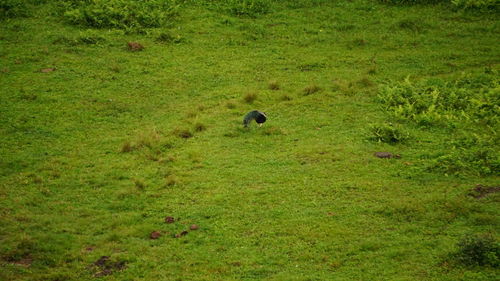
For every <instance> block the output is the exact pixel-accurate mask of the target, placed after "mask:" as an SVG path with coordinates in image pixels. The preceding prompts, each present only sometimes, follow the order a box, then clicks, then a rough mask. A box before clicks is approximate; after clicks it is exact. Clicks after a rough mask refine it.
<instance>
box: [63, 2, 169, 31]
mask: <svg viewBox="0 0 500 281" xmlns="http://www.w3.org/2000/svg"><path fill="white" fill-rule="evenodd" d="M67 3H68V5H69V6H68V10H67V11H66V12H65V13H64V17H65V19H66V20H67V21H69V22H70V23H72V24H77V25H84V26H89V27H96V28H120V29H127V30H136V29H140V28H145V27H159V26H162V25H165V24H166V23H168V22H169V21H170V20H171V19H172V18H173V16H174V15H175V13H176V10H177V7H178V5H177V2H176V1H175V0H144V1H133V0H71V1H69V2H67Z"/></svg>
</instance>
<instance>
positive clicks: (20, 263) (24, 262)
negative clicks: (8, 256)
mask: <svg viewBox="0 0 500 281" xmlns="http://www.w3.org/2000/svg"><path fill="white" fill-rule="evenodd" d="M32 263H33V258H31V257H30V256H28V257H24V258H22V259H20V260H17V261H13V262H12V264H15V265H18V266H22V267H30V266H31V264H32Z"/></svg>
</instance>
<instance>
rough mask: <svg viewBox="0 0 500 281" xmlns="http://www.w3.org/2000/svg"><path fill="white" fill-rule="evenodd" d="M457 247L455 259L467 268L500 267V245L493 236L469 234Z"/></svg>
mask: <svg viewBox="0 0 500 281" xmlns="http://www.w3.org/2000/svg"><path fill="white" fill-rule="evenodd" d="M457 246H458V251H457V252H456V253H454V254H453V257H454V258H455V259H456V260H457V261H458V262H460V263H462V264H464V265H466V266H491V267H494V268H498V267H499V266H500V243H499V242H498V241H497V240H496V239H495V238H494V237H492V236H491V235H478V234H469V235H467V236H465V237H464V238H463V239H462V240H461V241H460V242H459V243H458V245H457Z"/></svg>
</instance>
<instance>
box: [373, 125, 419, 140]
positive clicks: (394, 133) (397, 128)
mask: <svg viewBox="0 0 500 281" xmlns="http://www.w3.org/2000/svg"><path fill="white" fill-rule="evenodd" d="M370 131H371V133H372V136H371V138H370V139H371V140H373V141H377V142H383V143H389V144H395V143H402V142H405V141H407V140H408V139H409V138H410V134H409V133H408V131H406V130H405V129H404V128H403V127H402V126H401V125H394V124H392V123H382V124H373V125H371V127H370Z"/></svg>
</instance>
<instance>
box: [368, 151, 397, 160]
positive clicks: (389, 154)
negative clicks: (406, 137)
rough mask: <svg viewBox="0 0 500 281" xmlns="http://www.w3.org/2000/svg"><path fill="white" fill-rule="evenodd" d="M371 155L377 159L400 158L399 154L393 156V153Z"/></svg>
mask: <svg viewBox="0 0 500 281" xmlns="http://www.w3.org/2000/svg"><path fill="white" fill-rule="evenodd" d="M373 155H374V156H375V157H378V158H387V159H389V158H396V159H399V158H401V155H399V154H393V153H390V152H375V153H373Z"/></svg>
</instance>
